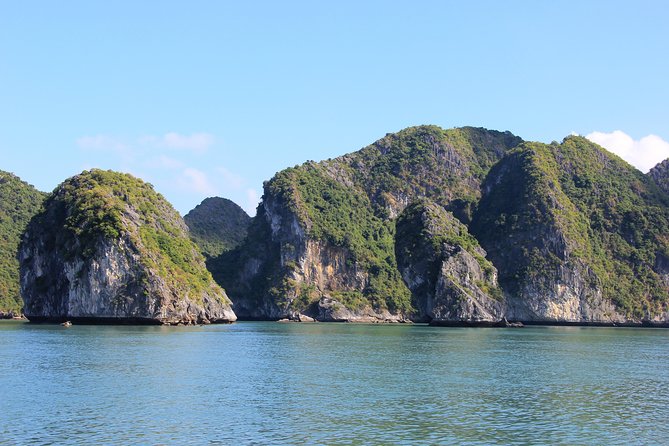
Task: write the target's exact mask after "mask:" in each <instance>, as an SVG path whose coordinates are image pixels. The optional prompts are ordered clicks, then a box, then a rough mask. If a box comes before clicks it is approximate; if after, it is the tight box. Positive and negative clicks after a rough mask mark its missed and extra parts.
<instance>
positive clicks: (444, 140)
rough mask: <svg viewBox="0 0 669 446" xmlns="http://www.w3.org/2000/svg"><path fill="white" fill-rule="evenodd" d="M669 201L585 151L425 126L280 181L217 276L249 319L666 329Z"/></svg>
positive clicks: (610, 160) (618, 162) (629, 170)
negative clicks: (504, 321) (649, 325)
mask: <svg viewBox="0 0 669 446" xmlns="http://www.w3.org/2000/svg"><path fill="white" fill-rule="evenodd" d="M668 200H669V199H668V197H667V195H666V193H665V192H663V191H662V190H661V189H660V188H659V187H658V185H657V179H653V178H651V177H650V176H648V175H644V174H642V173H641V172H639V171H638V170H637V169H635V168H634V167H632V166H630V165H629V164H627V163H626V162H624V161H623V160H622V159H620V158H618V157H617V156H615V155H613V154H611V153H609V152H607V151H606V150H604V149H603V148H601V147H600V146H598V145H596V144H594V143H592V142H590V141H588V140H586V139H585V138H582V137H578V136H570V137H567V138H565V140H564V141H562V142H561V143H557V142H554V143H552V144H540V143H530V142H525V141H523V140H522V139H521V138H519V137H517V136H515V135H512V134H511V133H509V132H497V131H490V130H486V129H481V128H472V127H464V128H456V129H449V130H444V129H441V128H439V127H436V126H419V127H412V128H408V129H405V130H402V131H400V132H398V133H394V134H388V135H386V136H385V137H383V138H381V139H380V140H378V141H376V142H375V143H373V144H372V145H370V146H368V147H365V148H363V149H361V150H360V151H358V152H354V153H351V154H348V155H344V156H341V157H339V158H336V159H332V160H326V161H322V162H307V163H305V164H303V165H300V166H296V167H293V168H289V169H286V170H283V171H281V172H279V173H277V174H276V175H275V176H274V177H273V178H272V179H271V180H270V181H268V182H267V183H266V184H265V190H264V195H263V201H262V203H261V205H260V206H259V207H258V213H257V215H256V217H255V218H254V219H253V220H252V222H251V224H250V228H249V236H248V238H247V240H246V242H245V243H244V244H242V245H241V246H240V247H238V248H237V249H235V250H233V251H230V252H227V253H224V254H222V255H221V256H220V257H219V258H218V259H216V260H215V262H213V263H215V266H216V268H215V270H216V274H215V278H216V279H217V280H218V281H219V283H221V284H222V285H223V286H224V287H225V288H226V289H227V290H228V293H229V295H230V296H231V299H232V300H233V302H234V309H235V311H236V313H237V314H238V316H240V317H242V318H260V319H266V318H269V319H276V318H284V317H288V318H294V319H299V318H301V317H303V316H305V315H306V316H309V317H315V318H317V319H320V320H350V321H354V320H360V321H362V320H395V321H401V320H421V321H423V320H424V321H432V322H434V323H451V322H452V323H468V322H475V323H485V322H486V321H487V322H491V323H492V322H494V321H496V320H499V319H500V318H502V317H507V318H508V319H517V320H523V321H527V322H546V323H625V322H632V323H641V322H642V321H646V322H652V321H654V322H659V321H666V320H667V318H668V313H667V303H668V301H669V238H668V237H667V234H669V207H668V204H669V201H668ZM419 203H421V204H420V207H418V208H417V207H416V206H415V205H417V204H419ZM407 212H409V213H410V214H407ZM398 222H402V228H401V230H399V228H398V227H397V225H398ZM448 302H451V303H450V304H448ZM444 305H446V306H448V305H451V307H452V308H450V309H449V308H445V307H444ZM456 307H457V308H456Z"/></svg>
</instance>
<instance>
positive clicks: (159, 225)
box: [19, 170, 236, 324]
mask: <svg viewBox="0 0 669 446" xmlns="http://www.w3.org/2000/svg"><path fill="white" fill-rule="evenodd" d="M19 260H20V271H21V293H22V295H23V299H24V303H25V307H24V312H25V314H26V316H27V317H28V318H29V319H30V320H32V321H43V320H50V321H62V320H73V321H84V322H110V323H119V322H134V323H140V322H141V323H161V324H178V323H187V324H188V323H208V322H231V321H234V320H235V319H236V316H235V314H234V313H233V311H232V310H231V308H230V302H229V300H228V298H227V296H226V294H225V292H224V291H223V290H222V289H221V288H220V287H219V286H218V285H216V284H215V283H214V282H213V280H212V278H211V275H210V274H209V272H208V271H207V270H206V268H205V265H204V259H203V257H202V255H201V254H200V253H199V250H198V249H197V247H196V246H195V245H194V244H193V242H191V241H190V239H189V238H188V230H187V227H186V225H185V224H184V222H183V220H182V219H181V217H180V216H179V215H178V213H177V212H176V211H175V210H174V209H173V208H172V206H171V205H170V204H169V203H167V201H166V200H165V199H164V198H163V197H162V196H160V195H159V194H157V193H156V192H155V191H154V190H153V188H152V187H151V186H150V185H149V184H147V183H144V182H142V181H141V180H139V179H136V178H134V177H132V176H130V175H127V174H121V173H115V172H111V171H101V170H91V171H86V172H83V173H82V174H80V175H77V176H75V177H72V178H70V179H68V180H67V181H65V182H64V183H62V184H61V185H60V186H58V187H57V188H56V189H55V190H54V192H53V193H52V194H51V195H50V196H49V197H48V198H47V200H46V202H45V204H44V210H43V211H42V212H40V213H39V214H37V215H36V216H35V217H34V218H33V219H32V220H31V221H30V223H29V225H28V227H27V229H26V232H25V234H24V237H23V239H22V242H21V246H20V248H19Z"/></svg>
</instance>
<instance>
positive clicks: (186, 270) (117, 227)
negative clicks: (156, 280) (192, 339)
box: [29, 169, 212, 295]
mask: <svg viewBox="0 0 669 446" xmlns="http://www.w3.org/2000/svg"><path fill="white" fill-rule="evenodd" d="M45 209H46V210H47V211H48V212H43V213H40V214H38V215H37V216H36V217H35V218H34V219H33V221H32V222H31V223H30V226H29V230H31V231H44V232H46V233H47V238H46V239H47V244H48V245H51V246H52V247H53V248H54V249H55V250H57V251H58V252H60V253H61V254H62V255H63V257H64V258H65V259H73V258H76V257H79V258H81V259H84V260H85V259H88V258H91V257H92V256H94V255H95V254H96V249H98V247H99V242H100V241H101V240H111V241H113V242H117V241H119V240H120V239H121V238H123V237H130V238H131V240H130V241H131V242H132V245H133V246H135V247H137V248H138V249H139V251H140V252H138V253H137V254H138V257H139V259H140V261H141V262H143V264H144V265H145V266H146V267H148V268H149V269H150V270H152V271H154V272H155V273H156V274H158V275H159V276H160V277H162V278H163V280H165V282H166V283H167V285H168V286H169V287H170V288H171V289H173V290H175V291H177V292H179V293H183V294H186V295H190V294H192V295H197V293H198V292H200V291H202V290H205V289H206V288H208V287H210V286H211V284H212V278H211V274H210V273H209V272H208V271H207V270H206V269H205V268H203V267H202V265H203V261H204V259H203V258H202V255H201V254H200V252H199V250H198V248H197V247H196V245H195V244H194V243H193V242H192V241H191V240H190V239H189V238H188V236H187V229H186V227H185V224H184V223H183V221H182V219H181V217H180V216H179V214H178V213H177V212H176V210H175V209H174V208H173V207H172V206H171V205H170V204H169V203H168V202H167V201H166V200H165V199H164V198H163V197H162V196H161V195H160V194H159V193H157V192H156V191H155V190H154V189H153V187H152V186H151V185H150V184H149V183H145V182H144V181H142V180H140V179H138V178H135V177H133V176H131V175H128V174H123V173H118V172H112V171H104V170H99V169H93V170H90V171H85V172H83V173H82V174H80V175H77V176H74V177H72V178H70V179H69V180H67V181H65V182H64V183H63V184H61V185H60V186H59V187H58V188H56V189H55V190H54V192H53V193H52V194H51V195H50V196H49V197H48V198H47V200H46V202H45ZM54 228H62V230H54Z"/></svg>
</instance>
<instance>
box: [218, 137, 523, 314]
mask: <svg viewBox="0 0 669 446" xmlns="http://www.w3.org/2000/svg"><path fill="white" fill-rule="evenodd" d="M520 141H521V140H520V138H517V137H515V136H513V135H511V134H510V133H501V132H491V131H486V130H483V129H473V128H465V129H452V130H442V129H439V128H438V127H434V126H423V127H415V128H411V129H406V130H403V131H402V132H399V133H397V134H392V135H387V136H386V137H384V138H382V139H381V140H379V141H377V142H376V143H374V144H372V145H371V146H368V147H366V148H364V149H362V150H361V151H359V152H355V153H352V154H349V155H345V156H343V157H340V158H337V159H334V160H327V161H323V162H321V163H314V162H308V163H305V164H304V165H302V166H297V167H295V168H290V169H286V170H284V171H282V172H279V173H278V174H277V175H276V176H275V177H274V178H272V180H270V181H269V182H267V183H266V185H265V191H264V195H263V202H262V204H261V206H260V207H259V212H258V215H257V216H256V217H255V219H254V221H253V223H252V224H251V226H252V227H253V228H254V229H251V230H250V231H249V237H248V239H247V242H246V243H245V244H243V245H242V246H240V247H239V249H237V250H235V252H233V253H230V254H224V255H223V256H221V258H219V259H217V260H216V261H215V262H212V263H213V265H214V268H213V270H214V271H215V277H216V278H217V280H218V281H219V283H221V284H223V285H224V286H225V288H226V289H227V290H228V291H229V292H230V295H231V298H232V300H233V302H234V308H235V311H236V312H237V314H238V315H240V316H241V317H250V318H283V317H290V318H297V316H298V315H299V314H301V313H304V314H308V315H310V316H313V317H315V318H317V319H321V320H380V321H386V320H393V321H401V320H407V319H411V318H413V317H414V314H415V309H414V308H413V306H412V303H411V292H410V291H409V289H408V288H407V287H406V285H405V283H404V281H403V280H402V276H401V274H400V272H399V270H398V268H397V261H396V258H395V237H394V233H395V224H394V220H395V218H396V217H397V215H399V214H400V213H401V212H402V211H403V210H404V208H405V207H406V206H407V205H408V204H409V203H411V202H413V201H414V200H415V199H418V198H421V197H424V196H428V197H431V198H432V199H434V200H435V201H436V202H438V203H440V204H441V205H442V206H445V207H446V208H448V209H449V210H451V211H452V212H453V213H454V214H455V215H456V216H457V217H458V218H461V219H462V220H463V221H468V220H469V219H470V218H471V210H472V207H473V203H475V201H476V199H477V197H478V195H479V193H480V192H479V184H480V182H481V181H482V179H483V177H484V175H485V173H486V172H487V169H489V167H490V165H492V164H493V163H494V162H495V161H496V160H497V159H499V157H501V156H502V155H503V153H504V152H505V151H506V150H508V149H509V148H511V147H513V146H514V145H516V144H518V143H519V142H520Z"/></svg>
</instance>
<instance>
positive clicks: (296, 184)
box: [267, 163, 410, 313]
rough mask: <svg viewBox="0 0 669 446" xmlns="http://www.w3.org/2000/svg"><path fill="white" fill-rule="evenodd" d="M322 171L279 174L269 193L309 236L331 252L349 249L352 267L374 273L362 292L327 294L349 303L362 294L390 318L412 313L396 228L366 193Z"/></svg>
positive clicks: (308, 167)
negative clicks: (400, 269) (397, 257)
mask: <svg viewBox="0 0 669 446" xmlns="http://www.w3.org/2000/svg"><path fill="white" fill-rule="evenodd" d="M324 169H325V168H324V167H323V166H322V165H319V164H316V163H307V164H304V165H303V166H300V167H298V168H291V169H286V170H284V171H282V172H279V173H278V174H277V175H276V176H275V177H274V178H273V179H272V181H270V182H269V183H268V185H267V193H269V194H271V195H273V196H277V197H281V199H282V200H285V201H286V202H287V203H289V205H288V206H289V209H290V211H291V212H293V213H294V214H295V215H296V216H297V217H298V221H300V223H301V224H302V226H303V227H304V229H305V231H306V236H307V237H309V238H311V239H315V240H320V241H322V242H324V243H326V244H327V245H328V246H332V247H339V248H344V249H345V250H346V252H347V253H348V259H347V262H350V263H351V264H354V265H355V266H356V267H357V268H360V269H362V270H363V271H366V272H368V273H369V280H368V283H367V286H366V287H365V289H363V290H346V289H343V290H328V291H330V292H331V293H332V292H334V293H335V295H336V294H337V292H339V293H344V294H341V295H340V296H339V297H341V298H342V300H343V301H344V302H343V303H346V302H349V301H356V303H355V304H354V305H353V306H356V307H357V306H359V304H360V302H359V299H353V300H352V299H350V296H351V293H354V292H355V291H360V292H361V293H362V296H358V297H364V298H365V299H367V301H368V302H369V303H370V304H371V305H372V307H374V308H381V309H388V310H390V311H391V312H394V313H397V312H408V311H409V310H410V300H409V292H408V290H407V288H406V287H405V286H404V283H403V282H402V278H401V276H400V275H399V273H398V271H397V263H396V262H395V256H394V233H395V225H394V223H393V222H390V221H384V220H382V219H381V218H379V217H377V216H376V215H375V214H374V212H373V209H372V206H371V203H370V201H369V198H368V197H367V195H366V194H364V192H363V191H360V190H355V189H351V188H348V187H346V186H345V185H343V184H341V183H339V182H337V181H335V180H334V179H332V178H330V177H329V176H328V175H327V174H326V173H325V171H324Z"/></svg>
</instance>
